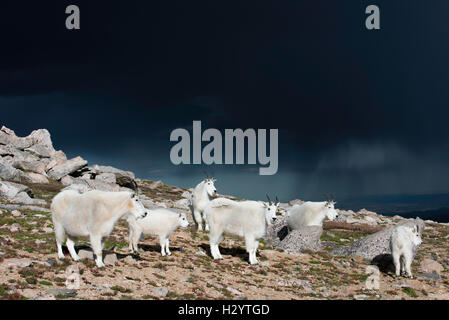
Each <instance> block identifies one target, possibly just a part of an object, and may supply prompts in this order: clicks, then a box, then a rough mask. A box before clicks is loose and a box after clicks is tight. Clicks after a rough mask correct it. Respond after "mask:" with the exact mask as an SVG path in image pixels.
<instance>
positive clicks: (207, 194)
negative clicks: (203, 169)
mask: <svg viewBox="0 0 449 320" xmlns="http://www.w3.org/2000/svg"><path fill="white" fill-rule="evenodd" d="M215 181H216V180H215V179H214V178H206V179H204V180H203V181H201V182H200V183H198V185H197V186H196V187H195V189H194V190H193V192H192V196H191V198H190V209H191V210H192V215H193V217H194V219H195V222H196V224H197V227H198V230H203V221H204V223H205V230H206V231H207V230H209V224H208V223H207V220H206V219H205V215H204V208H206V206H207V205H208V204H209V202H210V201H211V200H212V199H213V197H215V195H216V194H217V189H215V184H214V183H215Z"/></svg>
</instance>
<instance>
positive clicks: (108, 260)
mask: <svg viewBox="0 0 449 320" xmlns="http://www.w3.org/2000/svg"><path fill="white" fill-rule="evenodd" d="M116 263H117V255H116V254H115V253H110V254H107V255H106V257H104V264H106V265H108V266H114V265H115V264H116Z"/></svg>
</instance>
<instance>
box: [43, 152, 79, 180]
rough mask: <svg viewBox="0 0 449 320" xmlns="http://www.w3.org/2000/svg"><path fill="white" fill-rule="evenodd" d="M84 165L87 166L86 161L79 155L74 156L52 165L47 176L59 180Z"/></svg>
mask: <svg viewBox="0 0 449 320" xmlns="http://www.w3.org/2000/svg"><path fill="white" fill-rule="evenodd" d="M85 166H87V161H86V160H84V159H83V158H81V157H76V158H73V159H70V160H67V161H65V162H63V163H61V164H58V165H56V166H54V167H53V168H52V169H51V170H50V171H48V176H49V177H50V178H51V179H54V180H61V178H63V177H64V176H67V175H69V174H71V173H73V172H75V171H77V170H79V169H81V168H83V167H85Z"/></svg>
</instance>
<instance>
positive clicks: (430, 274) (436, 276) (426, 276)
mask: <svg viewBox="0 0 449 320" xmlns="http://www.w3.org/2000/svg"><path fill="white" fill-rule="evenodd" d="M418 278H421V279H427V280H435V281H440V280H441V277H440V275H439V274H438V273H436V272H435V271H434V272H428V273H420V274H418Z"/></svg>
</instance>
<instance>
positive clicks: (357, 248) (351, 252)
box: [332, 218, 424, 260]
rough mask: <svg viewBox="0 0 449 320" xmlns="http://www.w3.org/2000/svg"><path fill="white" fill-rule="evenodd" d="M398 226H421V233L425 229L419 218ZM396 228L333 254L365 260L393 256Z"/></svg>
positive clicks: (338, 249)
mask: <svg viewBox="0 0 449 320" xmlns="http://www.w3.org/2000/svg"><path fill="white" fill-rule="evenodd" d="M398 225H406V226H410V227H413V226H414V225H419V226H420V232H421V233H422V231H423V229H424V221H422V220H421V219H419V218H417V219H416V220H413V219H411V220H407V221H403V222H401V223H399V224H398ZM393 230H394V227H389V228H385V229H383V230H380V231H379V232H376V233H373V234H370V235H369V236H366V237H365V238H362V239H359V240H357V241H355V242H354V243H353V244H351V245H349V246H344V247H340V248H337V249H336V250H334V251H332V254H334V255H339V256H347V257H355V256H361V257H363V258H365V259H370V260H372V259H374V258H375V257H377V256H381V255H384V254H391V249H390V237H391V234H392V233H393Z"/></svg>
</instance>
